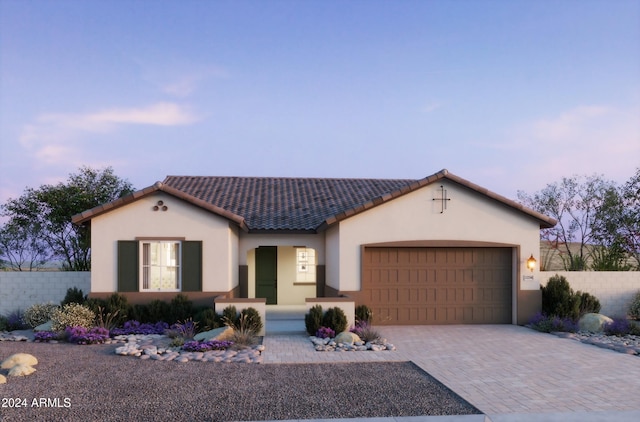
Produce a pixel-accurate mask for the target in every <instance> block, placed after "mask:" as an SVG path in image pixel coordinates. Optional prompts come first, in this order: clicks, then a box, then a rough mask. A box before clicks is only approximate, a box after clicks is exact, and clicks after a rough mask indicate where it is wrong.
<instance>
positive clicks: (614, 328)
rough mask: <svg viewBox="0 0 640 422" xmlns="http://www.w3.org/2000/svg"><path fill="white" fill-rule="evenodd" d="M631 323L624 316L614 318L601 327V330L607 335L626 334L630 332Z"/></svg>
mask: <svg viewBox="0 0 640 422" xmlns="http://www.w3.org/2000/svg"><path fill="white" fill-rule="evenodd" d="M631 329H632V323H631V321H629V320H628V319H626V318H614V320H613V321H612V322H610V323H608V324H605V325H604V327H602V331H604V333H605V334H606V335H608V336H619V337H621V336H626V335H627V334H630V333H631Z"/></svg>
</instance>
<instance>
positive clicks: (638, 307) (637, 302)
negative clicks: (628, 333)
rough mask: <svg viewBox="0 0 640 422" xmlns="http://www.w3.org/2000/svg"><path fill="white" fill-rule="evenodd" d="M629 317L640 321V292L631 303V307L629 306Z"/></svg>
mask: <svg viewBox="0 0 640 422" xmlns="http://www.w3.org/2000/svg"><path fill="white" fill-rule="evenodd" d="M629 316H630V317H631V318H633V319H636V320H640V291H639V292H638V293H636V295H635V297H634V298H633V300H632V301H631V305H629Z"/></svg>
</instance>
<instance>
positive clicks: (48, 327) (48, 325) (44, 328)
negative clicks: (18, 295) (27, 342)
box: [33, 321, 53, 333]
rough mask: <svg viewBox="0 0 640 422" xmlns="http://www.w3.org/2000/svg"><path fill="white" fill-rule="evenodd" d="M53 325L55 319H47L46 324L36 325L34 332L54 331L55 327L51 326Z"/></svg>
mask: <svg viewBox="0 0 640 422" xmlns="http://www.w3.org/2000/svg"><path fill="white" fill-rule="evenodd" d="M52 326H53V321H47V322H45V323H44V324H40V325H38V326H37V327H35V328H34V329H33V331H34V332H36V333H37V332H38V331H53V329H52V328H51V327H52Z"/></svg>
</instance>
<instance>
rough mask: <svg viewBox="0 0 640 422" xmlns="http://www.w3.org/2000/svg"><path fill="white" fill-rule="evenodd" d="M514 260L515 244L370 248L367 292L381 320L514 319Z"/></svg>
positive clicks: (453, 321)
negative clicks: (465, 246)
mask: <svg viewBox="0 0 640 422" xmlns="http://www.w3.org/2000/svg"><path fill="white" fill-rule="evenodd" d="M511 260H512V251H511V248H366V249H365V253H364V257H363V263H364V265H363V272H362V274H363V280H362V290H363V293H364V295H363V297H365V298H370V299H371V301H370V302H369V303H367V305H369V306H370V307H371V309H372V310H373V312H374V314H375V315H376V323H381V324H463V323H477V324H487V323H511V282H512V280H511V278H512V269H511V265H512V263H511ZM376 310H377V311H376Z"/></svg>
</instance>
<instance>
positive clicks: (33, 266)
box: [0, 222, 50, 271]
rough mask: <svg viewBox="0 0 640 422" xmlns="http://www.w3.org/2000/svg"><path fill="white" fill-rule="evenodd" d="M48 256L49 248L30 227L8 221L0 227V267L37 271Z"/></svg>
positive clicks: (12, 269)
mask: <svg viewBox="0 0 640 422" xmlns="http://www.w3.org/2000/svg"><path fill="white" fill-rule="evenodd" d="M49 258H50V251H49V248H48V247H47V245H46V244H45V243H44V242H43V241H42V239H40V238H39V237H38V236H37V235H36V234H35V233H32V232H31V227H24V226H19V225H17V224H12V223H11V222H9V223H7V224H5V225H4V226H3V227H2V228H0V269H8V270H11V271H37V270H39V269H41V268H42V267H43V266H44V264H45V263H46V262H47V261H48V260H49Z"/></svg>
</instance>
